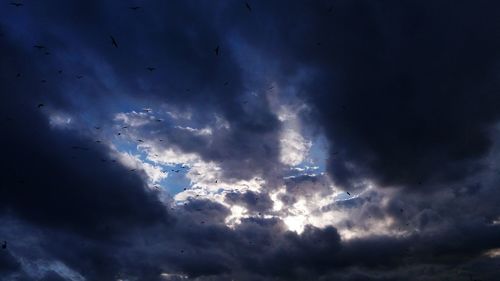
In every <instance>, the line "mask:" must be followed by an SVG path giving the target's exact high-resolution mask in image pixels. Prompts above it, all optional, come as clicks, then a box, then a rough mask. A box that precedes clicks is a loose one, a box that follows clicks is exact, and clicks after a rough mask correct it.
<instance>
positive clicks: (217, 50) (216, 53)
mask: <svg viewBox="0 0 500 281" xmlns="http://www.w3.org/2000/svg"><path fill="white" fill-rule="evenodd" d="M214 52H215V55H216V56H218V55H219V46H217V47H216V48H215V49H214Z"/></svg>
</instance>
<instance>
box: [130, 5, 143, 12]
mask: <svg viewBox="0 0 500 281" xmlns="http://www.w3.org/2000/svg"><path fill="white" fill-rule="evenodd" d="M128 8H129V9H130V10H134V11H137V10H139V9H140V8H141V7H140V6H134V7H128Z"/></svg>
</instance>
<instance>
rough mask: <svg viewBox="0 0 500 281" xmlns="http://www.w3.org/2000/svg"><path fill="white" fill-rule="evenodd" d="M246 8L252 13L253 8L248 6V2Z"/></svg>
mask: <svg viewBox="0 0 500 281" xmlns="http://www.w3.org/2000/svg"><path fill="white" fill-rule="evenodd" d="M245 6H246V7H247V9H248V11H249V12H251V11H252V7H250V4H248V2H245Z"/></svg>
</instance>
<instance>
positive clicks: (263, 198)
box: [225, 191, 273, 213]
mask: <svg viewBox="0 0 500 281" xmlns="http://www.w3.org/2000/svg"><path fill="white" fill-rule="evenodd" d="M225 201H226V202H227V203H229V204H231V205H241V206H243V207H245V208H247V209H248V210H249V211H251V212H258V213H262V212H266V211H268V210H270V209H271V208H272V207H273V202H272V201H271V198H270V197H269V195H268V194H267V193H263V194H259V193H256V192H253V191H246V192H245V193H239V192H232V193H228V194H226V198H225Z"/></svg>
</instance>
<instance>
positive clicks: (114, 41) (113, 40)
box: [109, 35, 118, 48]
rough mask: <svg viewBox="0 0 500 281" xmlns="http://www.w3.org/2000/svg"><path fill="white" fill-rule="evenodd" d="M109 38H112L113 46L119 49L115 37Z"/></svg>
mask: <svg viewBox="0 0 500 281" xmlns="http://www.w3.org/2000/svg"><path fill="white" fill-rule="evenodd" d="M109 38H111V45H113V46H115V48H118V43H116V40H115V38H114V37H113V36H111V35H110V36H109Z"/></svg>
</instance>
